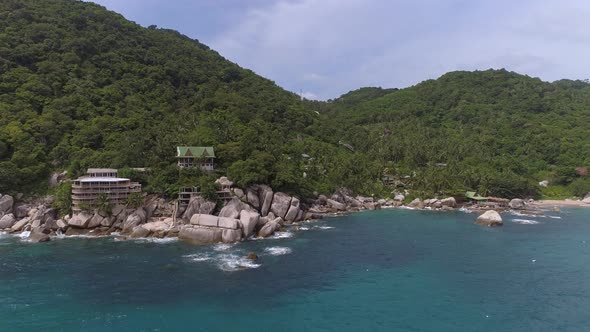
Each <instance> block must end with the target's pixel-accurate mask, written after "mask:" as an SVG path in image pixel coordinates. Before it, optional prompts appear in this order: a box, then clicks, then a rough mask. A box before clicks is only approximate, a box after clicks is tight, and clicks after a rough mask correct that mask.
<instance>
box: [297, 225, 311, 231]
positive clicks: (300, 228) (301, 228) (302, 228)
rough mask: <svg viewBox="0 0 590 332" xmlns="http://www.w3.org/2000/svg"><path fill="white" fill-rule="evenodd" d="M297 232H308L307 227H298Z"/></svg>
mask: <svg viewBox="0 0 590 332" xmlns="http://www.w3.org/2000/svg"><path fill="white" fill-rule="evenodd" d="M299 230H300V231H308V230H309V227H306V226H300V227H299Z"/></svg>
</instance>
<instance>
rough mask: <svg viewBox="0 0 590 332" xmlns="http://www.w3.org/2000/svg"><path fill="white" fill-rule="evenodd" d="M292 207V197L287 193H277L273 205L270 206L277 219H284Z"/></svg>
mask: <svg viewBox="0 0 590 332" xmlns="http://www.w3.org/2000/svg"><path fill="white" fill-rule="evenodd" d="M290 206H291V196H289V195H287V194H285V193H281V192H278V193H275V195H274V197H273V199H272V205H271V206H270V210H271V211H272V213H274V214H275V215H276V216H277V217H281V218H284V217H285V215H286V214H287V211H288V210H289V207H290Z"/></svg>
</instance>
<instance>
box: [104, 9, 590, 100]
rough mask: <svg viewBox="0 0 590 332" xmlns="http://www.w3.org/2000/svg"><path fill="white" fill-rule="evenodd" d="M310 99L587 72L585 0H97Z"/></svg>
mask: <svg viewBox="0 0 590 332" xmlns="http://www.w3.org/2000/svg"><path fill="white" fill-rule="evenodd" d="M94 2H96V3H99V4H101V5H103V6H105V7H107V8H108V9H111V10H114V11H116V12H118V13H121V14H122V15H124V16H125V17H126V18H128V19H130V20H132V21H135V22H137V23H139V24H141V25H143V26H148V25H151V24H155V25H157V26H159V27H165V28H171V29H174V30H178V31H179V32H181V33H183V34H185V35H188V36H189V37H191V38H194V39H198V40H199V41H201V42H203V43H205V44H207V45H209V46H210V47H211V48H213V49H215V50H217V51H218V52H219V53H220V54H222V55H223V56H224V57H226V58H227V59H229V60H231V61H233V62H236V63H238V64H239V65H240V66H242V67H245V68H249V69H252V70H253V71H255V72H256V73H258V74H260V75H262V76H264V77H267V78H269V79H271V80H273V81H275V82H276V83H277V84H278V85H280V86H282V87H284V88H285V89H288V90H291V91H294V92H297V93H299V92H300V91H303V94H304V96H306V97H307V98H310V99H322V100H325V99H330V98H336V97H338V96H339V95H341V94H343V93H346V92H348V91H350V90H354V89H357V88H359V87H363V86H381V87H384V88H385V87H387V88H391V87H398V88H401V87H407V86H411V85H414V84H416V83H419V82H420V81H423V80H425V79H430V78H437V77H439V76H440V75H442V74H444V73H445V72H448V71H453V70H476V69H481V70H484V69H488V68H506V69H508V70H513V71H517V72H520V73H523V74H527V75H530V76H535V77H540V78H542V79H544V80H548V81H553V80H557V79H561V78H571V79H587V78H590V61H588V59H590V19H588V18H589V17H590V1H587V0H561V1H557V0H518V1H514V0H414V1H410V0H404V1H401V0H399V1H398V0H199V1H189V0H95V1H94Z"/></svg>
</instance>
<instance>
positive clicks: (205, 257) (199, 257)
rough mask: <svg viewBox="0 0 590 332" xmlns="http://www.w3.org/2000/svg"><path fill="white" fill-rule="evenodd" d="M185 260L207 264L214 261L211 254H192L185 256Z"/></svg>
mask: <svg viewBox="0 0 590 332" xmlns="http://www.w3.org/2000/svg"><path fill="white" fill-rule="evenodd" d="M183 257H184V258H188V259H189V260H191V261H193V262H206V261H210V260H212V259H213V257H211V255H209V254H191V255H184V256H183Z"/></svg>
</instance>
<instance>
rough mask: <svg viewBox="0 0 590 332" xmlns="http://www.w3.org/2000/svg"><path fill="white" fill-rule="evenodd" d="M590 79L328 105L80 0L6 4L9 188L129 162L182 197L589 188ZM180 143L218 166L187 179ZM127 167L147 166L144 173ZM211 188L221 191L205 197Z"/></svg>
mask: <svg viewBox="0 0 590 332" xmlns="http://www.w3.org/2000/svg"><path fill="white" fill-rule="evenodd" d="M589 130H590V85H589V84H587V83H584V82H580V81H559V82H554V83H546V82H542V81H540V80H538V79H533V78H530V77H527V76H522V75H518V74H516V73H511V72H507V71H504V70H499V71H493V70H490V71H484V72H454V73H449V74H447V75H444V76H443V77H441V78H439V79H437V80H430V81H426V82H423V83H421V84H418V85H416V86H414V87H411V88H407V89H401V90H398V89H381V88H362V89H359V90H357V91H352V92H350V93H348V94H346V95H343V96H342V97H340V98H338V99H335V100H332V101H329V102H309V101H305V102H302V101H300V99H299V98H298V96H297V95H295V94H293V93H291V92H288V91H285V90H283V89H281V88H280V87H278V86H276V85H275V84H274V83H273V82H272V81H269V80H267V79H265V78H262V77H260V76H258V75H256V74H254V73H253V72H252V71H249V70H246V69H242V68H240V67H239V66H237V65H236V64H233V63H231V62H229V61H227V60H226V59H224V58H223V57H222V56H220V55H219V54H218V53H216V52H215V51H213V50H210V49H209V48H208V47H207V46H205V45H203V44H201V43H199V42H198V41H196V40H191V39H190V38H188V37H186V36H183V35H181V34H179V33H178V32H175V31H171V30H165V29H158V28H157V27H154V26H152V27H148V28H144V27H141V26H139V25H137V24H135V23H133V22H129V21H127V20H125V19H124V18H123V17H122V16H121V15H119V14H116V13H114V12H110V11H107V10H106V9H105V8H104V7H101V6H99V5H96V4H92V3H88V2H80V1H74V0H4V1H0V193H6V192H8V193H16V192H23V193H25V194H42V193H45V192H46V191H47V180H48V178H49V176H50V174H51V173H52V172H56V171H59V172H61V171H63V170H67V171H68V176H69V177H70V178H74V177H76V176H78V175H80V174H81V173H82V172H83V171H84V170H85V169H86V168H89V167H114V168H120V169H123V171H122V173H123V175H125V176H129V177H132V178H134V179H136V180H140V181H141V182H142V183H143V184H144V189H145V190H146V191H148V192H157V193H162V192H164V193H167V194H169V195H173V194H174V193H175V192H177V189H178V187H179V186H182V185H195V184H198V185H201V186H207V185H208V184H211V183H212V181H211V180H212V178H214V176H219V175H222V174H228V175H229V176H230V177H231V178H232V179H233V180H234V181H236V182H237V183H238V184H240V185H247V184H249V183H268V184H270V185H272V186H273V187H274V188H275V189H277V190H284V191H289V192H292V193H299V194H301V195H308V194H310V193H311V192H313V191H319V192H323V193H329V192H330V191H332V190H334V189H336V188H340V187H348V188H351V189H353V190H355V191H357V192H358V193H362V194H378V195H380V194H383V193H388V192H390V190H385V188H383V186H382V185H381V182H380V178H381V176H382V175H383V174H384V173H385V174H388V175H392V176H394V177H396V178H404V179H406V180H404V181H405V182H406V183H405V184H406V188H411V189H413V190H414V194H416V195H422V196H426V195H433V194H435V193H439V194H448V193H454V192H462V191H463V192H464V191H465V190H467V189H469V190H478V191H479V192H480V193H481V194H490V195H497V196H527V195H528V196H535V195H538V194H539V193H540V191H539V190H540V187H539V186H538V184H537V183H538V181H540V180H549V181H550V183H551V184H555V185H558V187H550V188H549V189H544V190H545V192H544V193H545V194H547V195H563V194H566V195H570V194H578V195H579V194H580V193H581V192H583V191H584V190H586V191H590V185H589V182H588V180H587V179H586V178H584V177H582V176H580V175H578V174H576V172H575V171H574V169H575V167H579V166H587V165H589V164H590V140H589V139H587V133H588V132H589ZM177 145H191V146H195V145H205V146H214V147H215V154H216V156H217V157H218V159H217V166H218V170H219V171H218V173H217V174H212V175H207V174H201V173H199V172H191V171H183V172H179V171H178V170H177V169H176V167H175V163H174V162H175V160H174V154H175V147H176V146H177ZM130 167H148V168H149V169H150V171H149V172H148V173H144V174H138V173H134V172H133V171H131V170H130V169H129V168H130ZM209 189H211V188H209Z"/></svg>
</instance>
